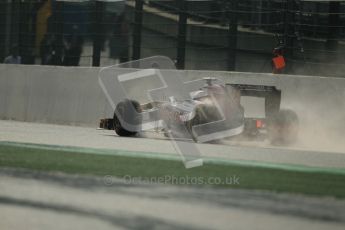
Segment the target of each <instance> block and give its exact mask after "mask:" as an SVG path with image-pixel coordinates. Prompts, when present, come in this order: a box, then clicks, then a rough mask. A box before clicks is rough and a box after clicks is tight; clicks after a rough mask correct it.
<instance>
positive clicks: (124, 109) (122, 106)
mask: <svg viewBox="0 0 345 230" xmlns="http://www.w3.org/2000/svg"><path fill="white" fill-rule="evenodd" d="M129 106H134V108H135V110H136V111H137V112H138V113H140V112H141V109H140V104H139V103H138V102H137V101H133V100H124V101H122V102H120V103H119V104H118V105H117V106H116V109H115V111H116V112H115V113H114V130H115V132H116V134H117V135H119V136H121V137H132V136H135V135H136V134H137V133H138V132H133V131H129V130H127V129H125V128H124V127H123V125H122V124H121V122H120V119H119V118H118V116H117V114H120V116H121V117H126V116H133V115H131V114H130V111H131V109H130V107H129ZM136 119H140V118H136Z"/></svg>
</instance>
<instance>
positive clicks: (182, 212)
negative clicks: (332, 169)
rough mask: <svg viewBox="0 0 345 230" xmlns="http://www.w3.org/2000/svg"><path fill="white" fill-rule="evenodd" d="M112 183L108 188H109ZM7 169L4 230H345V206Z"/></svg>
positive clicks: (2, 186) (0, 192) (1, 173)
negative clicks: (110, 181)
mask: <svg viewBox="0 0 345 230" xmlns="http://www.w3.org/2000/svg"><path fill="white" fill-rule="evenodd" d="M107 184H108V185H107ZM107 184H106V183H105V181H104V180H103V179H102V178H96V177H85V176H76V175H66V174H61V173H38V172H32V171H26V170H13V169H7V168H2V169H0V213H1V221H0V229H11V230H17V229H18V230H19V229H51V230H53V229H59V230H61V229H73V230H75V229H85V230H87V229H167V230H173V229H195V230H202V229H227V230H228V229H265V230H267V229H282V230H284V229H313V230H318V229H344V225H345V201H344V200H336V199H333V198H312V197H305V196H300V195H298V196H297V195H287V194H275V193H270V192H263V191H246V190H237V189H235V190H230V189H211V188H207V187H202V188H200V187H199V188H198V187H181V186H179V187H175V186H172V185H162V184H129V183H127V182H126V181H125V180H123V179H118V178H113V179H112V183H111V184H109V183H107Z"/></svg>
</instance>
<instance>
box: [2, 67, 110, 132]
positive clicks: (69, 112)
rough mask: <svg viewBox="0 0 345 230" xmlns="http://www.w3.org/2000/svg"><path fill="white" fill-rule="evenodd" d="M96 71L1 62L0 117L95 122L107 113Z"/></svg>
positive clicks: (83, 122) (107, 109)
mask: <svg viewBox="0 0 345 230" xmlns="http://www.w3.org/2000/svg"><path fill="white" fill-rule="evenodd" d="M97 74H98V68H78V67H75V68H66V67H54V66H25V65H0V119H11V120H18V121H29V122H43V123H55V124H71V125H86V126H96V125H97V123H98V120H99V118H101V117H104V116H107V115H109V114H110V106H108V105H107V102H106V99H105V97H104V94H103V92H102V91H101V89H100V87H99V84H98V78H97ZM107 112H108V113H107Z"/></svg>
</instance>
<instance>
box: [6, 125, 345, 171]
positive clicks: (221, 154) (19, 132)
mask: <svg viewBox="0 0 345 230" xmlns="http://www.w3.org/2000/svg"><path fill="white" fill-rule="evenodd" d="M0 127H1V129H0V141H5V142H19V143H32V144H44V145H56V146H72V147H77V148H78V147H82V148H93V149H110V150H111V149H118V150H127V151H134V152H136V151H137V152H149V153H158V154H161V155H168V156H170V155H171V156H179V155H178V154H177V153H176V151H175V149H174V147H173V144H172V143H171V142H170V141H169V140H167V139H166V138H164V137H162V135H157V134H155V133H147V134H145V135H147V136H150V137H152V138H142V137H135V138H124V137H118V136H116V135H115V133H114V131H112V130H98V129H96V128H87V127H72V126H62V125H51V124H38V123H26V122H15V121H1V120H0ZM238 144H239V143H233V142H229V143H227V145H225V144H197V146H198V149H199V150H200V152H201V156H202V157H203V158H212V159H219V160H225V161H226V160H231V161H247V162H249V161H250V162H258V163H267V164H288V165H301V166H312V167H322V168H341V169H343V168H345V149H344V151H343V152H327V151H319V150H317V149H310V148H309V149H306V148H301V147H298V146H297V147H290V148H277V147H274V146H270V145H268V144H267V143H265V142H263V143H253V142H246V143H241V145H242V146H240V145H238Z"/></svg>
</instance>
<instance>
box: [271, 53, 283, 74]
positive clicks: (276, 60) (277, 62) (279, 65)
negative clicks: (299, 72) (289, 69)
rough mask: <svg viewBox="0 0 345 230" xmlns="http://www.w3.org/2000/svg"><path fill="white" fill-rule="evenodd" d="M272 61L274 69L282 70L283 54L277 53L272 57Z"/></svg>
mask: <svg viewBox="0 0 345 230" xmlns="http://www.w3.org/2000/svg"><path fill="white" fill-rule="evenodd" d="M272 61H273V65H274V68H275V69H276V70H282V69H284V68H285V59H284V57H283V56H281V55H278V56H277V57H274V58H273V59H272Z"/></svg>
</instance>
